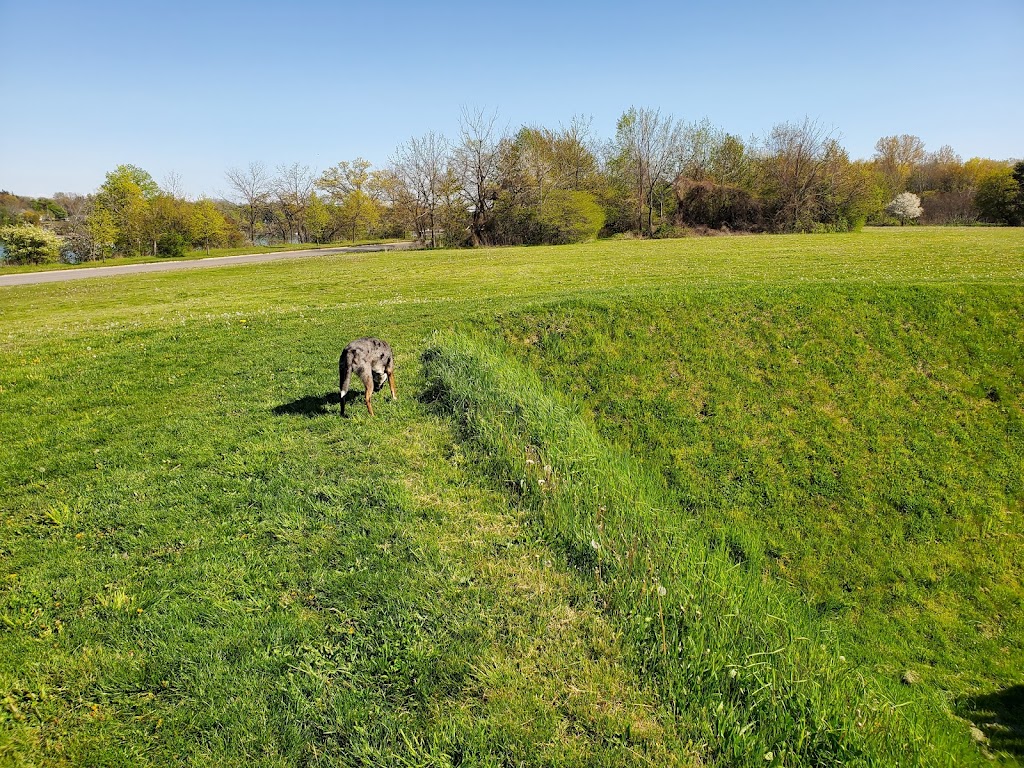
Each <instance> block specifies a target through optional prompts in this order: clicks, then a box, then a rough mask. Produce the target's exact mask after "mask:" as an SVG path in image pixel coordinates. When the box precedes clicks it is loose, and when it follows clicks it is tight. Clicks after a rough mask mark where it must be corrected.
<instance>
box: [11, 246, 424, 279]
mask: <svg viewBox="0 0 1024 768" xmlns="http://www.w3.org/2000/svg"><path fill="white" fill-rule="evenodd" d="M413 247H415V243H412V242H404V243H384V244H381V245H353V246H347V247H342V248H316V249H307V250H302V251H278V252H276V253H251V254H243V255H240V256H216V257H213V258H209V259H193V260H191V261H157V262H152V263H149V264H118V265H114V266H109V267H82V268H79V269H56V270H52V271H50V272H21V273H19V274H14V275H0V286H7V285H30V284H32V283H56V282H61V281H64V280H84V279H85V278H89V277H112V276H114V275H130V274H135V273H138V272H167V271H171V270H176V269H202V268H207V267H225V266H230V265H232V264H251V263H254V262H258V261H277V260H278V259H296V258H306V257H309V256H326V255H329V254H332V253H359V252H371V251H400V250H407V249H409V248H413Z"/></svg>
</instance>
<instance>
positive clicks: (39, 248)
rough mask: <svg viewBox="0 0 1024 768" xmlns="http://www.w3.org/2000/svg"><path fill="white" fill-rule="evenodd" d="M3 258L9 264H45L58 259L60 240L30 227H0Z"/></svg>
mask: <svg viewBox="0 0 1024 768" xmlns="http://www.w3.org/2000/svg"><path fill="white" fill-rule="evenodd" d="M0 246H2V247H3V258H4V260H5V261H7V262H8V263H10V264H45V263H47V262H50V261H57V260H58V259H60V247H61V239H60V238H59V237H58V236H57V235H55V234H53V233H52V232H50V231H48V230H45V229H43V228H41V227H33V226H31V225H22V226H17V225H15V226H7V227H0Z"/></svg>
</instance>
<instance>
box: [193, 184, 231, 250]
mask: <svg viewBox="0 0 1024 768" xmlns="http://www.w3.org/2000/svg"><path fill="white" fill-rule="evenodd" d="M227 230H228V226H227V221H226V220H225V219H224V214H223V213H221V212H220V211H219V210H218V209H217V206H216V205H215V204H214V202H213V201H212V200H210V199H208V198H205V197H204V198H202V199H201V200H198V201H196V202H194V203H192V206H191V212H190V216H189V231H190V234H191V236H192V242H193V243H202V244H203V246H204V247H205V248H206V252H207V253H209V252H210V246H211V244H214V243H217V242H219V241H220V240H221V238H223V237H224V235H225V234H226V233H227Z"/></svg>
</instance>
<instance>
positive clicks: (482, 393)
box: [427, 336, 977, 765]
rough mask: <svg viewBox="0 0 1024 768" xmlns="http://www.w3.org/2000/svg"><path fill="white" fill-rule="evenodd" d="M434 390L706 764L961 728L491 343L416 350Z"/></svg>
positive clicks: (834, 749)
mask: <svg viewBox="0 0 1024 768" xmlns="http://www.w3.org/2000/svg"><path fill="white" fill-rule="evenodd" d="M427 366H428V373H429V377H430V383H431V385H432V393H433V395H434V396H435V397H436V398H437V399H438V401H439V402H441V403H442V404H443V405H444V407H445V408H446V409H447V410H449V411H451V412H453V413H455V414H457V415H458V417H459V418H460V419H461V420H462V423H463V425H464V429H465V430H466V434H467V436H468V437H469V439H470V440H471V441H472V443H473V445H475V447H476V448H477V450H478V451H479V453H480V454H481V455H482V456H485V457H487V458H486V459H485V460H484V464H485V466H486V468H487V470H488V471H489V472H490V473H491V474H492V475H493V476H495V477H498V478H501V479H503V481H504V482H506V483H507V484H509V486H510V487H511V488H512V489H513V490H514V492H515V493H516V494H517V495H518V496H519V497H520V498H521V499H522V502H523V503H524V505H525V506H527V507H528V508H530V509H532V510H534V512H535V515H536V520H537V521H538V524H539V527H540V528H541V530H543V531H544V532H545V534H546V535H547V536H548V537H549V540H550V541H551V542H552V545H553V546H555V547H557V548H558V549H559V550H560V551H561V552H562V554H563V557H564V558H565V560H566V562H567V563H570V564H572V565H574V566H575V567H576V568H578V569H580V570H582V571H584V572H586V573H590V574H591V575H592V577H593V579H594V582H595V599H596V600H597V601H598V602H599V603H600V604H601V605H603V606H605V608H606V609H607V610H608V611H609V612H610V613H611V615H612V616H613V617H614V618H615V621H616V623H617V624H618V626H619V627H620V628H621V629H622V631H623V632H624V635H625V637H626V638H627V641H628V647H629V649H630V653H631V655H632V658H633V660H634V662H635V663H636V664H637V665H638V666H639V667H640V668H642V669H643V670H644V671H645V672H646V673H647V674H649V675H650V676H651V679H652V680H653V681H655V683H656V685H658V687H659V689H660V691H661V692H662V695H663V696H664V697H665V698H666V699H667V701H669V702H670V704H671V706H672V707H673V709H674V710H675V711H677V712H679V713H680V714H681V715H682V716H683V717H685V718H686V719H687V720H688V721H691V722H693V723H695V724H696V725H697V727H698V729H699V733H700V735H701V738H702V742H701V743H702V744H703V745H705V748H706V749H707V750H708V752H709V754H710V755H711V760H712V762H713V763H714V764H721V765H765V764H781V765H832V764H835V765H839V764H862V765H873V764H877V765H898V764H906V765H916V764H929V765H942V764H947V765H954V764H958V761H963V760H968V761H969V760H971V759H972V758H976V757H977V756H976V755H973V754H972V753H971V752H970V748H969V747H968V746H967V738H966V734H960V735H957V734H955V733H952V732H951V731H950V730H949V729H944V728H942V727H941V724H939V725H936V724H935V723H934V722H933V721H932V720H931V719H930V718H931V716H930V715H929V714H928V711H929V709H930V707H929V706H928V705H926V704H923V703H920V702H919V705H918V706H919V707H921V708H918V707H911V708H910V709H908V710H904V706H905V705H906V701H905V700H904V699H903V698H902V697H900V696H899V695H898V694H897V693H896V689H895V686H891V685H888V684H886V683H885V682H884V681H879V680H877V679H874V678H872V677H871V676H870V675H867V676H865V675H864V674H863V673H862V670H861V669H859V668H858V667H857V666H856V665H855V664H854V663H852V662H850V661H847V660H846V659H845V658H844V657H843V655H842V654H841V653H840V649H839V647H838V646H837V643H836V638H835V637H834V635H832V634H831V633H830V632H828V631H825V630H823V628H822V625H821V624H820V623H819V622H818V621H817V620H816V618H815V617H814V616H813V615H812V613H811V612H810V611H808V610H807V609H806V607H805V606H802V605H800V604H799V603H798V601H796V600H794V599H793V598H792V596H791V595H790V594H789V593H788V590H787V589H785V588H780V585H778V584H776V583H774V582H772V581H771V580H765V579H764V576H763V574H762V572H761V570H760V569H759V568H758V567H756V564H755V563H751V562H750V560H749V558H748V556H747V549H748V547H747V545H746V542H745V541H744V538H743V537H742V536H736V535H732V536H729V535H725V534H724V533H722V532H716V531H708V530H706V529H705V528H703V527H702V526H701V524H700V521H699V519H698V518H696V517H695V516H694V515H692V514H689V513H688V512H687V511H685V510H680V509H679V508H678V506H677V504H675V503H674V500H673V499H672V498H671V497H670V495H669V494H667V493H666V488H665V486H664V484H663V482H662V481H661V479H660V478H659V477H658V476H657V475H656V474H654V473H651V472H650V471H649V470H648V469H647V468H646V467H645V466H644V465H643V463H641V462H637V461H636V460H634V459H633V458H632V457H631V456H630V455H629V454H628V453H626V452H623V451H621V450H618V449H617V448H616V447H615V446H613V445H611V444H609V443H608V442H607V441H605V440H604V439H602V438H601V437H599V436H598V435H597V434H596V433H595V432H594V430H593V428H592V426H591V424H589V423H588V420H587V419H586V418H584V417H583V416H582V415H581V414H580V413H578V412H576V411H575V409H574V408H573V407H572V406H570V405H567V404H566V403H565V402H563V401H561V400H560V399H559V398H557V397H555V396H553V395H552V392H551V388H550V387H549V386H546V385H545V383H544V382H543V381H542V379H541V378H540V377H539V376H537V375H536V374H535V373H533V372H532V371H531V370H530V369H527V368H525V367H523V366H522V365H520V364H517V363H515V362H510V361H509V360H508V359H507V357H506V356H505V355H503V354H502V351H501V350H500V349H499V350H495V348H494V345H493V342H489V341H487V340H486V339H484V338H482V337H479V338H473V337H467V336H445V337H441V338H439V339H437V340H436V344H435V347H434V348H433V349H431V350H430V351H428V353H427Z"/></svg>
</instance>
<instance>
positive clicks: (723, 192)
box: [675, 179, 764, 232]
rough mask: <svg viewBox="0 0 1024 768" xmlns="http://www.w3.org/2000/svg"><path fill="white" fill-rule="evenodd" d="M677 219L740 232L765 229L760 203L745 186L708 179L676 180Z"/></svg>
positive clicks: (679, 221)
mask: <svg viewBox="0 0 1024 768" xmlns="http://www.w3.org/2000/svg"><path fill="white" fill-rule="evenodd" d="M675 193H676V200H677V202H678V208H677V209H676V223H677V224H680V225H684V226H693V227H707V228H708V229H721V228H722V227H727V228H728V229H731V230H739V231H743V232H757V231H760V230H762V229H764V222H763V214H762V211H761V205H760V203H759V202H758V201H757V199H756V198H755V197H754V196H753V195H752V194H751V193H750V192H748V191H747V190H745V189H742V188H740V187H735V186H730V185H728V184H715V183H713V182H710V181H693V180H691V179H680V180H679V181H677V182H676V184H675Z"/></svg>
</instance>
